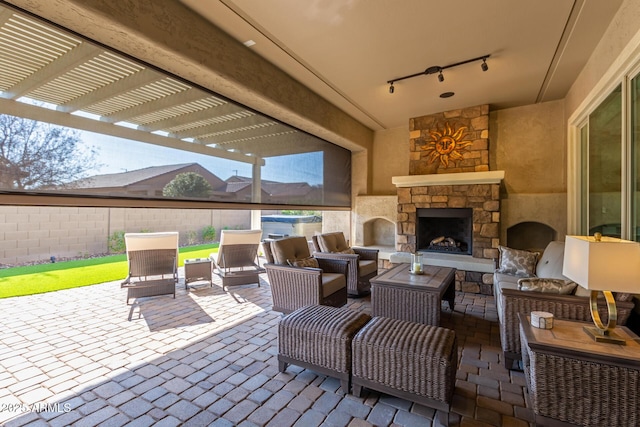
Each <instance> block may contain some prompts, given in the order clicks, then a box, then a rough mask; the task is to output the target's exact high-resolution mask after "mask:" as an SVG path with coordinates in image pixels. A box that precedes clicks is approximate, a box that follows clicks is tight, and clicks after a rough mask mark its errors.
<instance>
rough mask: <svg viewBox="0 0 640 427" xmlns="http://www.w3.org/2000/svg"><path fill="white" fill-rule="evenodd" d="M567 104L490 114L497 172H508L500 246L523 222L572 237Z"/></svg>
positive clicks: (503, 190) (492, 157) (503, 192)
mask: <svg viewBox="0 0 640 427" xmlns="http://www.w3.org/2000/svg"><path fill="white" fill-rule="evenodd" d="M565 123H566V122H565V117H564V103H563V101H562V100H560V101H552V102H545V103H541V104H533V105H527V106H524V107H517V108H509V109H504V110H497V111H493V112H492V113H491V114H490V124H489V134H490V144H489V145H490V150H489V158H490V166H491V170H503V171H505V176H504V181H503V183H502V186H501V192H500V193H501V194H500V199H501V203H502V209H501V221H500V229H501V230H500V241H501V242H503V243H506V231H507V229H508V228H509V227H511V226H513V225H516V224H518V223H520V222H527V221H532V222H540V223H543V224H546V225H548V226H550V227H551V228H553V229H554V230H555V231H556V233H557V236H556V237H557V238H559V239H564V236H565V234H566V232H567V200H566V199H567V196H566V192H567V179H566V175H567V168H566V164H567V162H566V138H565Z"/></svg>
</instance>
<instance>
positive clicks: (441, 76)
mask: <svg viewBox="0 0 640 427" xmlns="http://www.w3.org/2000/svg"><path fill="white" fill-rule="evenodd" d="M438 81H439V82H443V81H444V76H443V75H442V70H440V74H438Z"/></svg>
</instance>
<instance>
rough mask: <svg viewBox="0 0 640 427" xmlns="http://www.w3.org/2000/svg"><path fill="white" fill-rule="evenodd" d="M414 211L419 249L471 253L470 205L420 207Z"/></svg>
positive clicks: (471, 223) (471, 222) (471, 219)
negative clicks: (461, 206)
mask: <svg viewBox="0 0 640 427" xmlns="http://www.w3.org/2000/svg"><path fill="white" fill-rule="evenodd" d="M416 214H417V218H418V221H417V224H416V240H417V241H416V247H417V249H418V250H419V251H424V252H445V253H451V254H461V255H472V253H473V252H472V251H473V247H472V246H473V209H472V208H420V209H417V212H416Z"/></svg>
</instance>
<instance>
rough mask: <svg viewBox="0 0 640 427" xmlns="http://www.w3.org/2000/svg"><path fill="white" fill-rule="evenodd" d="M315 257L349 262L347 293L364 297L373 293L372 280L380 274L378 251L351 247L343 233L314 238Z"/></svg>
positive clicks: (326, 234)
mask: <svg viewBox="0 0 640 427" xmlns="http://www.w3.org/2000/svg"><path fill="white" fill-rule="evenodd" d="M312 239H313V246H314V249H315V252H314V254H313V255H314V256H315V257H316V258H318V259H341V260H345V261H348V262H349V276H348V277H347V293H348V294H349V296H362V295H367V294H369V292H371V283H370V280H371V279H372V278H373V277H375V276H376V275H377V274H378V250H377V249H365V248H357V247H349V245H348V244H347V241H346V239H345V238H344V233H342V232H341V231H338V232H333V233H323V234H318V235H315V236H313V238H312Z"/></svg>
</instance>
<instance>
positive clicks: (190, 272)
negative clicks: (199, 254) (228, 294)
mask: <svg viewBox="0 0 640 427" xmlns="http://www.w3.org/2000/svg"><path fill="white" fill-rule="evenodd" d="M203 280H207V281H209V285H210V286H213V280H212V276H211V260H210V259H209V258H196V259H185V260H184V288H185V289H189V287H193V286H189V284H190V283H191V282H198V281H203Z"/></svg>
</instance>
